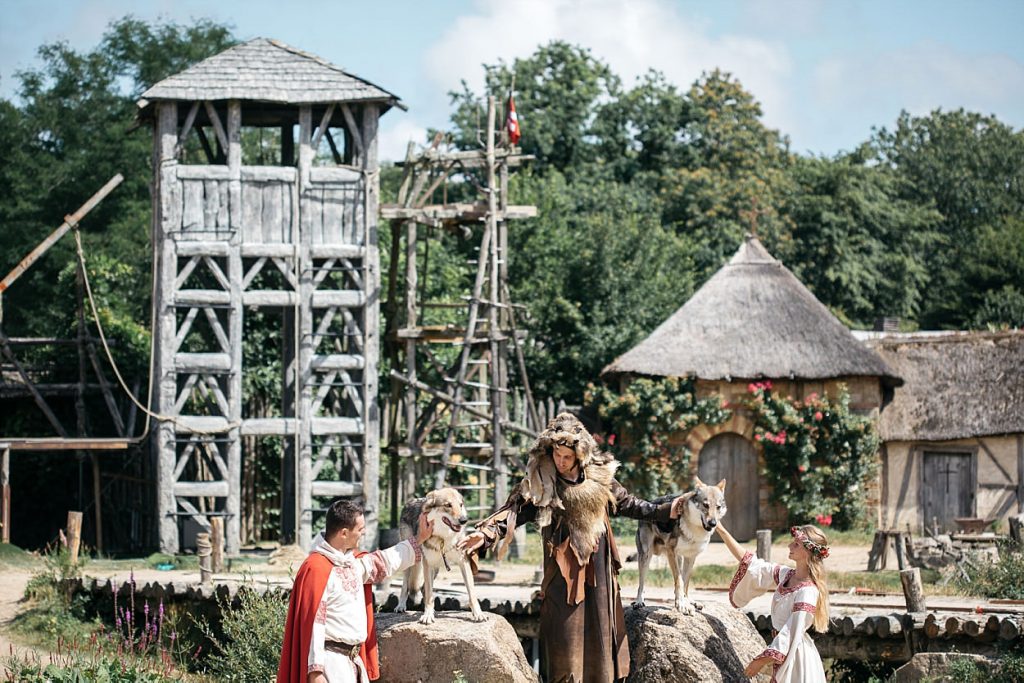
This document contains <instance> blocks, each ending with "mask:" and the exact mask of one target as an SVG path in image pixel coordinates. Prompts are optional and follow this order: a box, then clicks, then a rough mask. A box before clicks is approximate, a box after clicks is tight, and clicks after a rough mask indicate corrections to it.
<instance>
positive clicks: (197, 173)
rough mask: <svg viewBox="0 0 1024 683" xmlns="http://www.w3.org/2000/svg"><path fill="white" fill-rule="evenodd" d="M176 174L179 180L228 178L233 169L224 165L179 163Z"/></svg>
mask: <svg viewBox="0 0 1024 683" xmlns="http://www.w3.org/2000/svg"><path fill="white" fill-rule="evenodd" d="M175 176H176V177H177V178H178V180H228V179H229V178H230V176H231V170H230V169H229V168H228V167H227V166H223V165H216V166H186V165H179V166H177V167H176V168H175Z"/></svg>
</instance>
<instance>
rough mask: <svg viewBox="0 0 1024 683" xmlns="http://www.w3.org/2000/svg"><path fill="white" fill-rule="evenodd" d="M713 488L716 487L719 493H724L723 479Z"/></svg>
mask: <svg viewBox="0 0 1024 683" xmlns="http://www.w3.org/2000/svg"><path fill="white" fill-rule="evenodd" d="M715 486H717V487H718V490H719V491H725V479H723V480H722V481H720V482H718V483H717V484H715Z"/></svg>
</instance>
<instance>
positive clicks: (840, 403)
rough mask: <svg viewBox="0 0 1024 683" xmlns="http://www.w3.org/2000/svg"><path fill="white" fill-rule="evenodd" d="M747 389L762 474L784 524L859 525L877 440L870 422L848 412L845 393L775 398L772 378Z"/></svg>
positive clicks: (870, 476) (864, 507)
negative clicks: (786, 514) (783, 510)
mask: <svg viewBox="0 0 1024 683" xmlns="http://www.w3.org/2000/svg"><path fill="white" fill-rule="evenodd" d="M747 391H748V392H749V396H748V399H747V402H746V404H747V408H748V409H749V410H750V411H751V412H752V413H753V415H754V423H755V428H754V440H755V441H757V442H758V443H760V444H761V447H762V448H763V449H764V462H765V470H764V475H765V476H766V477H767V479H768V482H769V484H770V485H771V488H772V499H773V500H775V501H776V502H779V503H782V504H783V505H784V506H785V507H786V509H787V510H788V512H789V522H790V523H791V524H802V523H805V522H807V520H811V519H814V520H816V521H817V522H818V524H819V525H821V526H826V527H832V528H835V529H839V530H844V529H850V528H854V527H857V526H859V525H862V524H863V523H864V522H865V517H866V504H865V499H866V488H867V484H868V482H869V480H870V479H871V478H872V477H873V476H874V475H875V470H876V456H877V452H878V445H879V440H878V435H877V433H876V431H875V428H874V425H873V423H872V422H871V420H870V419H868V418H866V417H862V416H860V415H857V414H855V413H853V412H851V410H850V396H849V393H847V392H846V390H845V389H843V391H842V393H841V394H840V396H839V398H838V400H835V401H832V400H830V399H829V398H828V397H822V396H818V395H817V394H811V395H809V396H808V397H807V398H806V399H805V400H803V401H798V400H794V399H793V398H792V397H783V396H779V395H777V394H776V393H775V392H774V391H773V390H772V384H771V382H755V383H752V384H750V385H748V386H747Z"/></svg>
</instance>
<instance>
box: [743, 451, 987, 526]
mask: <svg viewBox="0 0 1024 683" xmlns="http://www.w3.org/2000/svg"><path fill="white" fill-rule="evenodd" d="M971 464H972V463H971V454H970V453H934V452H927V451H926V452H925V453H924V480H923V482H922V484H923V485H922V487H921V509H922V510H923V512H924V523H925V525H926V526H927V527H928V528H929V529H931V528H933V527H932V524H933V520H936V522H937V524H938V527H939V529H941V530H942V531H955V530H956V529H957V526H956V523H955V522H954V521H953V519H954V518H955V517H973V516H974V473H973V472H972V468H971ZM727 528H728V527H727Z"/></svg>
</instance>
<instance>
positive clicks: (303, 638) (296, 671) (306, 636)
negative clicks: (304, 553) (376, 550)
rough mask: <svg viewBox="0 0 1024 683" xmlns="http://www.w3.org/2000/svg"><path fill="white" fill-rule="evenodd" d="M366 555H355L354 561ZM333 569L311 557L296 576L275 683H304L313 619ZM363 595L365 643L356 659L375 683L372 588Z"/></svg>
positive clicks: (365, 588) (318, 557)
mask: <svg viewBox="0 0 1024 683" xmlns="http://www.w3.org/2000/svg"><path fill="white" fill-rule="evenodd" d="M365 554H366V553H361V552H357V553H356V557H362V556H363V555H365ZM333 566H334V565H332V564H331V561H330V560H328V559H327V558H326V557H324V556H323V555H321V554H320V553H310V555H309V557H307V558H306V560H305V562H303V563H302V566H301V567H299V572H298V573H297V574H296V575H295V584H294V585H293V586H292V594H291V598H289V600H288V620H287V621H286V622H285V626H284V646H283V647H282V649H281V663H280V664H279V665H278V667H277V683H306V677H307V675H308V674H307V669H308V668H309V644H310V641H311V640H312V639H313V619H314V618H315V617H316V610H317V607H319V606H320V599H321V598H322V597H323V595H324V589H325V588H327V579H329V578H330V576H331V569H332V568H333ZM363 591H364V597H365V599H366V627H367V634H366V641H365V642H364V643H363V645H362V647H360V648H359V655H360V657H361V658H362V660H363V664H364V665H365V666H366V673H367V674H368V675H369V677H370V680H371V681H375V680H377V679H378V678H380V664H379V662H378V660H377V629H376V628H375V627H374V623H373V586H372V585H370V584H366V585H365V586H363Z"/></svg>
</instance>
